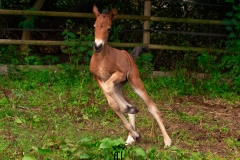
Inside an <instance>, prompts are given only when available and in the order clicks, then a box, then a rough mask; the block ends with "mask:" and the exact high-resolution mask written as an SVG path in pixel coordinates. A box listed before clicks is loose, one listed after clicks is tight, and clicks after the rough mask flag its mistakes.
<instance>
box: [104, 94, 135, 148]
mask: <svg viewBox="0 0 240 160" xmlns="http://www.w3.org/2000/svg"><path fill="white" fill-rule="evenodd" d="M105 96H106V98H107V101H108V104H109V106H110V107H111V108H112V109H113V110H114V111H115V112H116V113H117V115H118V116H119V117H120V118H121V120H122V122H123V124H124V127H125V128H126V129H127V130H128V131H129V133H130V134H131V138H132V139H133V140H131V143H129V142H127V141H126V145H129V144H132V143H133V141H135V140H137V139H138V138H139V137H140V135H139V134H138V132H136V131H135V126H132V124H130V123H129V122H128V120H127V119H126V117H125V116H124V115H123V113H122V112H121V111H120V109H119V107H118V105H117V103H116V102H115V101H114V100H113V99H112V97H111V96H109V95H108V94H106V93H105ZM129 115H130V114H129ZM131 115H133V116H135V115H134V114H131ZM134 139H135V140H134Z"/></svg>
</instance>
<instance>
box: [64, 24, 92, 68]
mask: <svg viewBox="0 0 240 160" xmlns="http://www.w3.org/2000/svg"><path fill="white" fill-rule="evenodd" d="M73 26H74V23H73V22H72V21H71V20H67V22H66V29H65V30H64V31H63V33H62V35H63V36H64V43H65V44H66V45H67V46H65V47H64V49H63V50H62V51H63V52H64V53H65V54H68V55H69V59H70V64H74V65H75V66H78V65H79V62H81V63H84V64H89V61H90V58H91V55H92V45H93V44H92V41H93V38H94V37H93V33H92V31H89V33H88V35H86V34H84V33H83V32H82V28H79V29H80V31H79V32H77V33H76V34H75V33H73V32H71V31H70V30H71V29H72V28H73ZM77 37H79V38H77ZM82 41H90V42H89V43H87V44H85V43H84V42H82Z"/></svg>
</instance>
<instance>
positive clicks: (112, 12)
mask: <svg viewBox="0 0 240 160" xmlns="http://www.w3.org/2000/svg"><path fill="white" fill-rule="evenodd" d="M110 17H111V19H112V21H113V20H115V19H116V17H117V9H116V8H114V9H113V10H112V11H111V12H110Z"/></svg>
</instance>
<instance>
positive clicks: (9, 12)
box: [0, 9, 226, 25]
mask: <svg viewBox="0 0 240 160" xmlns="http://www.w3.org/2000/svg"><path fill="white" fill-rule="evenodd" d="M0 15H23V16H47V17H74V18H95V16H94V15H93V14H92V13H75V12H52V11H32V10H7V9H0ZM117 19H129V20H142V21H158V22H171V23H191V24H210V25H226V24H225V23H224V21H220V20H207V19H188V18H169V17H154V16H137V15H117Z"/></svg>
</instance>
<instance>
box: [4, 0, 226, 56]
mask: <svg viewBox="0 0 240 160" xmlns="http://www.w3.org/2000/svg"><path fill="white" fill-rule="evenodd" d="M144 6H145V8H144V16H138V15H118V16H117V18H118V19H130V20H142V21H144V25H143V42H142V44H144V45H146V46H147V47H148V48H149V49H161V50H178V51H194V52H206V51H208V52H223V53H225V52H226V51H225V50H223V49H212V48H201V47H185V46H168V45H158V44H151V42H150V32H149V31H146V30H149V29H150V21H159V22H171V23H188V24H208V25H225V23H224V21H220V20H201V19H187V18H169V17H154V16H151V12H150V8H151V1H149V0H146V1H145V5H144ZM0 15H21V16H23V15H24V16H30V15H31V16H52V17H75V18H95V16H94V15H93V14H91V13H74V12H50V11H32V10H6V9H0ZM82 43H83V44H84V43H89V42H82ZM0 44H15V45H46V46H49V45H52V46H53V45H54V46H66V45H75V43H74V42H71V43H66V42H64V41H40V40H14V39H0ZM109 44H110V45H112V46H114V47H127V48H129V47H131V48H132V47H135V46H138V45H141V44H138V43H114V42H109Z"/></svg>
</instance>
